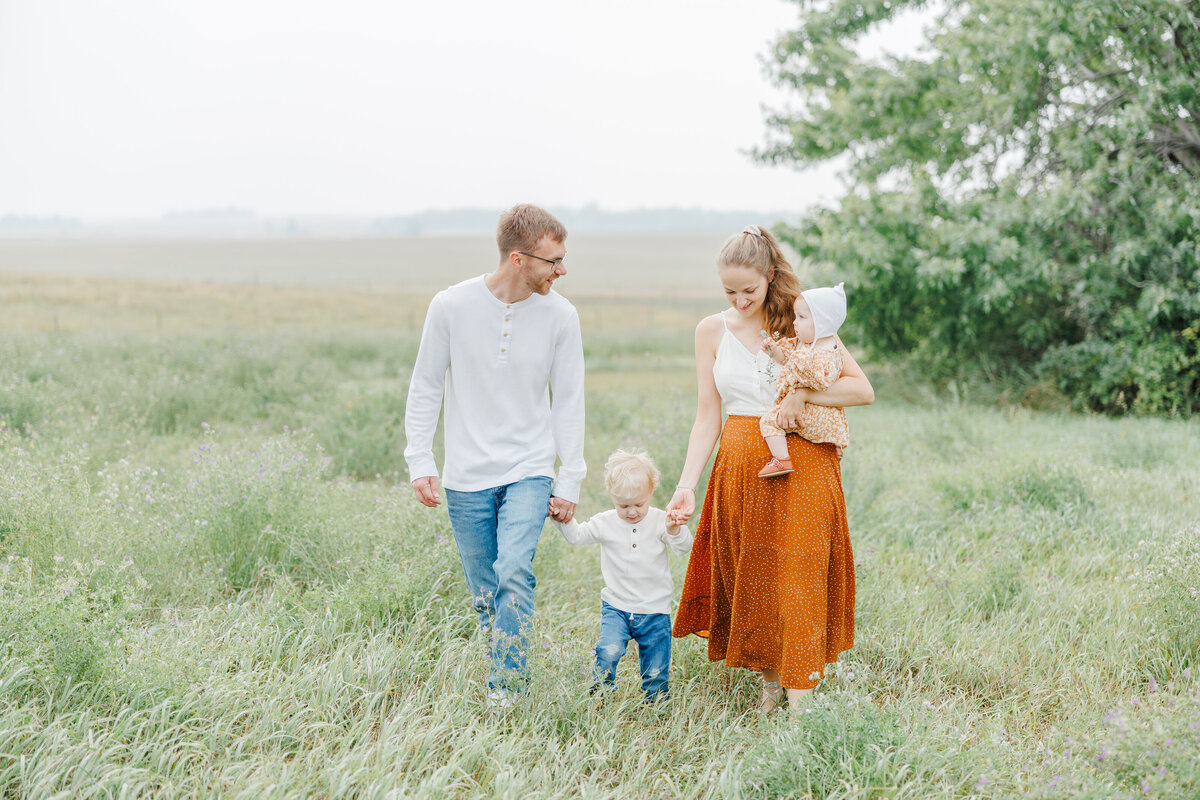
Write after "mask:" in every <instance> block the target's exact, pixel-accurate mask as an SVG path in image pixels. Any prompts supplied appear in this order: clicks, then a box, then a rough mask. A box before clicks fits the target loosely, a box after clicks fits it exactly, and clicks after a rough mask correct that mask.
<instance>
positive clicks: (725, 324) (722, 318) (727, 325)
mask: <svg viewBox="0 0 1200 800" xmlns="http://www.w3.org/2000/svg"><path fill="white" fill-rule="evenodd" d="M718 316H719V317H720V318H721V324H722V325H724V326H725V330H729V323H728V322H726V321H725V312H724V311H722V312H721V313H720V314H719V315H718Z"/></svg>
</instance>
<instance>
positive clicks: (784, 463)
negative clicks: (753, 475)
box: [758, 458, 792, 478]
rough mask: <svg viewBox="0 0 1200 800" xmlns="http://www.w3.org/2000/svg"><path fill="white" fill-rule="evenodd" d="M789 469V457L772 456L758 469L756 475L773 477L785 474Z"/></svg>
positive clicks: (790, 461)
mask: <svg viewBox="0 0 1200 800" xmlns="http://www.w3.org/2000/svg"><path fill="white" fill-rule="evenodd" d="M791 471H792V460H791V459H790V458H782V459H780V458H772V459H771V460H770V461H768V462H767V465H766V466H765V467H763V468H762V469H760V470H759V471H758V477H760V478H774V477H776V476H777V475H787V474H788V473H789V472H791Z"/></svg>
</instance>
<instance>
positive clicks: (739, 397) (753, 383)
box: [713, 312, 779, 417]
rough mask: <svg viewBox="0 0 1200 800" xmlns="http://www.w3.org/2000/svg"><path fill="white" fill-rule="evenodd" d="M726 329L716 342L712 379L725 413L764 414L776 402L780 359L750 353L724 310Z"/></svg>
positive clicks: (757, 415) (723, 320) (722, 315)
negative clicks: (727, 320)
mask: <svg viewBox="0 0 1200 800" xmlns="http://www.w3.org/2000/svg"><path fill="white" fill-rule="evenodd" d="M721 324H722V325H724V326H725V333H724V334H722V336H721V343H720V344H719V345H718V346H717V360H716V361H714V362H713V381H714V382H715V383H716V385H717V392H718V393H719V394H720V395H721V404H722V405H723V406H725V413H726V414H736V415H741V416H747V417H761V416H762V415H763V414H765V413H767V409H769V408H770V407H771V405H772V404H773V403H774V402H775V393H776V391H777V390H778V389H777V381H778V379H779V362H777V361H776V360H775V359H773V358H771V356H770V355H769V354H768V353H767V352H765V351H763V350H759V351H758V352H757V353H751V352H750V351H749V350H747V349H746V345H744V344H742V343H741V342H740V341H738V338H737V337H736V336H734V335H733V331H731V330H729V323H728V322H726V321H725V314H724V313H723V312H722V314H721Z"/></svg>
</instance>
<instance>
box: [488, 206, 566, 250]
mask: <svg viewBox="0 0 1200 800" xmlns="http://www.w3.org/2000/svg"><path fill="white" fill-rule="evenodd" d="M543 236H549V237H550V238H551V239H553V240H554V241H556V242H565V241H566V240H567V229H566V227H564V226H563V224H562V223H561V222H559V221H558V219H557V218H556V217H555V216H554V215H553V214H551V213H550V212H549V211H547V210H546V209H544V208H539V207H538V206H535V205H531V204H529V203H521V204H520V205H515V206H513V207H512V208H510V209H509V210H508V211H505V212H504V213H503V214H501V215H500V224H499V225H497V226H496V244H497V245H499V247H500V258H502V259H504V258H508V254H509V253H511V252H512V251H514V250H532V249H533V248H534V247H535V246H536V245H537V243H538V242H540V241H541V240H542V237H543Z"/></svg>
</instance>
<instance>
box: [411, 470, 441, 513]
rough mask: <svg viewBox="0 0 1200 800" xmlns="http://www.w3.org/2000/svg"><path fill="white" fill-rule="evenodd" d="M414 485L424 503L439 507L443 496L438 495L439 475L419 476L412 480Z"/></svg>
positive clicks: (418, 496)
mask: <svg viewBox="0 0 1200 800" xmlns="http://www.w3.org/2000/svg"><path fill="white" fill-rule="evenodd" d="M412 487H413V491H414V492H416V493H417V499H418V500H420V501H421V504H422V505H426V506H429V507H430V508H437V507H438V506H440V505H441V504H442V498H441V497H439V496H438V480H437V477H435V476H430V477H426V478H417V479H416V480H415V481H413V482H412Z"/></svg>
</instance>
